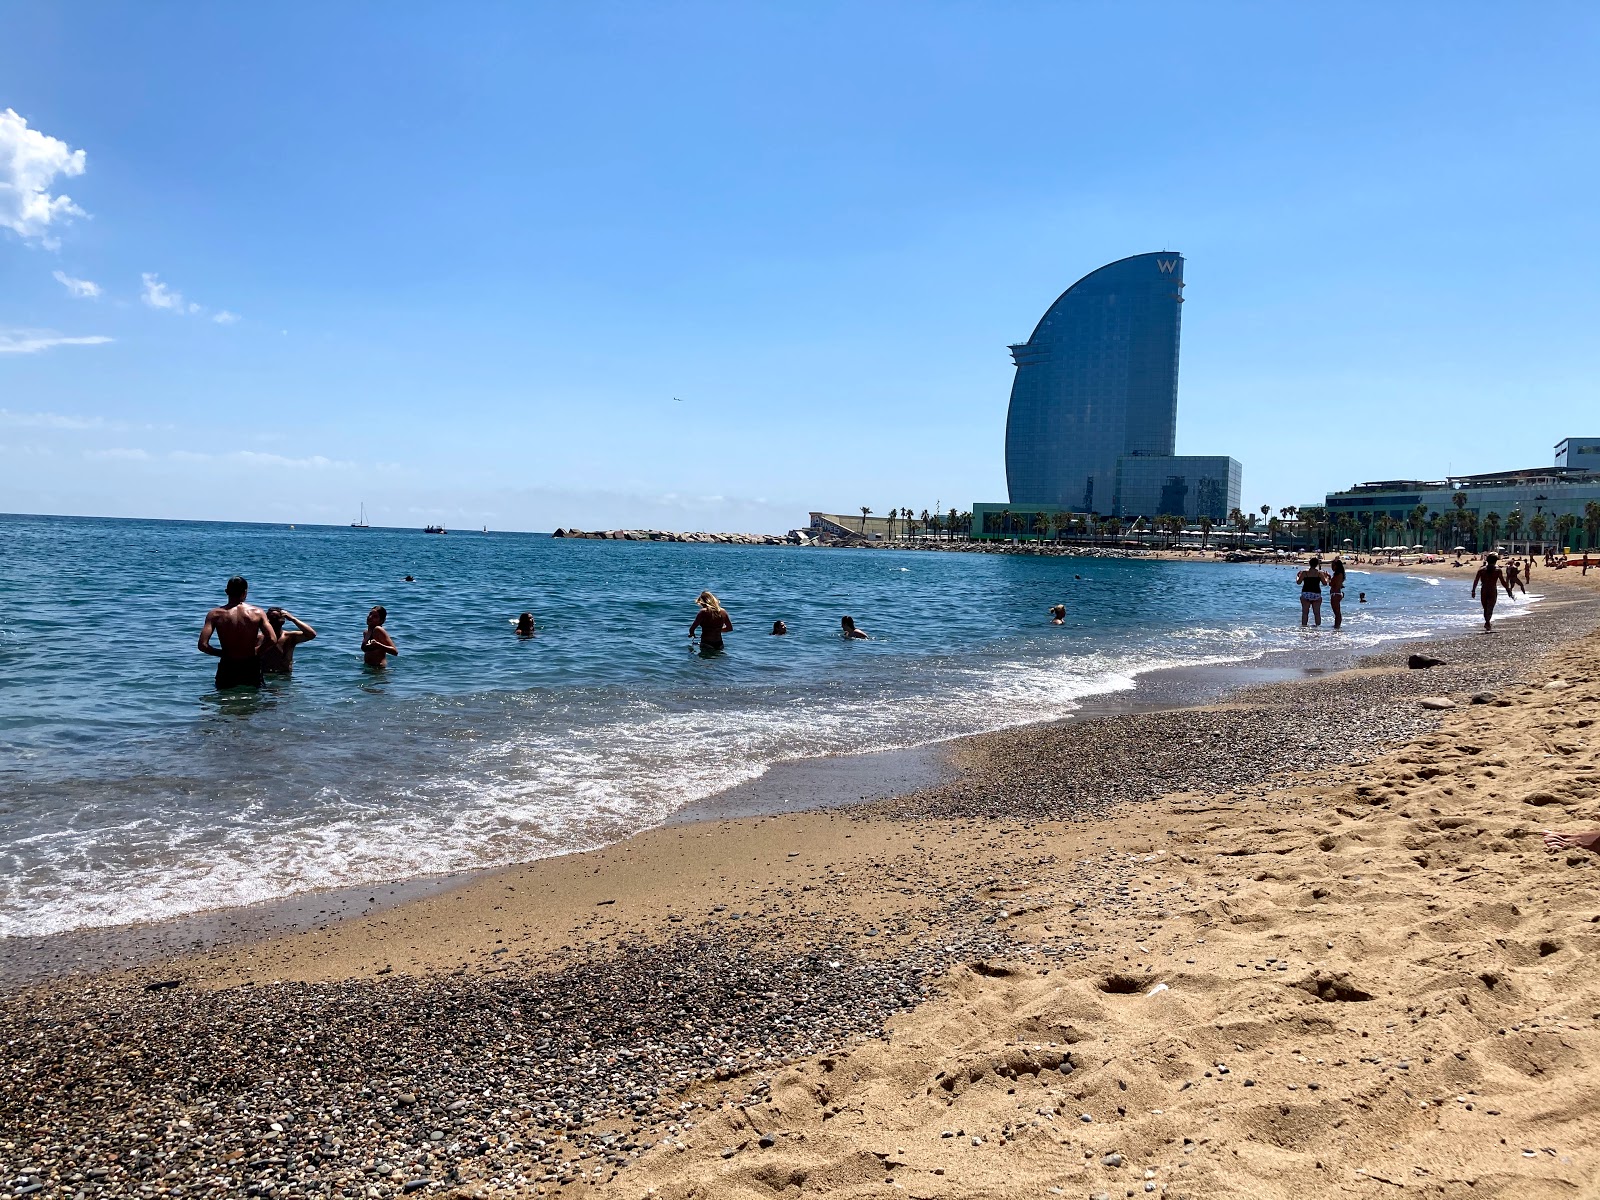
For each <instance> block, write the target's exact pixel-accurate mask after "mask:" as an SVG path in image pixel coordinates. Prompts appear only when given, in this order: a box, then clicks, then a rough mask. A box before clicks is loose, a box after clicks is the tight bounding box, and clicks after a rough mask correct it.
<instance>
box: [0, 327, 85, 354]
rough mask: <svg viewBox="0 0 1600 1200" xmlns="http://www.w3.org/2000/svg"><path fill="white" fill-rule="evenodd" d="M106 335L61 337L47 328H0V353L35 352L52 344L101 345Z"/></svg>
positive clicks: (46, 348)
mask: <svg viewBox="0 0 1600 1200" xmlns="http://www.w3.org/2000/svg"><path fill="white" fill-rule="evenodd" d="M109 341H111V339H110V338H108V337H99V336H95V337H63V336H62V335H61V334H59V333H56V332H54V331H53V330H49V329H0V354H37V353H38V352H39V351H41V350H49V349H51V348H52V347H54V346H103V345H105V344H106V343H107V342H109Z"/></svg>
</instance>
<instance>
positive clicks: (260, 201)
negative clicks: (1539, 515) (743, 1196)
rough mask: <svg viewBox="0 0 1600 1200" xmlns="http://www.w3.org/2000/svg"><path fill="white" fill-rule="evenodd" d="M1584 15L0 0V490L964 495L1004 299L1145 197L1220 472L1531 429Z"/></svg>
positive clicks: (794, 513)
mask: <svg viewBox="0 0 1600 1200" xmlns="http://www.w3.org/2000/svg"><path fill="white" fill-rule="evenodd" d="M1597 43H1600V10H1597V9H1595V8H1594V7H1593V6H1592V5H1588V6H1585V5H1578V4H1572V5H1562V4H1541V5H1529V6H1516V7H1507V6H1504V5H1489V4H1461V3H1452V4H1432V5H1430V4H1422V3H1417V4H1407V5H1360V4H1351V5H1338V6H1310V5H1278V4H1259V5H1254V4H1249V5H1246V4H1239V5H1230V4H1218V5H1195V4H1189V3H1184V4H1172V5H1160V4H1000V3H991V4H973V3H967V4H940V3H915V4H891V3H880V4H871V3H869V4H859V3H857V4H848V5H847V4H838V5H830V4H825V3H807V4H798V3H795V4H766V5H762V4H740V5H714V4H671V3H661V4H655V5H640V4H615V5H613V4H604V3H595V4H586V5H549V6H541V5H534V4H468V5H444V4H423V3H410V4H404V5H388V4H385V5H379V4H358V3H344V4H338V5H312V4H306V3H289V4H284V5H274V6H245V5H203V4H188V5H178V4H169V5H160V6H157V5H141V4H133V3H125V4H103V3H102V4H85V5H74V6H63V5H59V4H53V3H51V4H46V3H29V2H21V3H18V2H13V3H11V4H8V5H7V6H6V8H5V10H4V12H3V13H0V114H3V113H4V112H5V110H7V109H10V110H13V111H14V112H15V114H16V117H15V118H4V119H0V511H13V512H15V511H29V512H40V511H44V512H61V513H90V514H107V515H127V516H162V517H194V518H226V519H248V520H282V521H297V522H313V521H328V522H338V521H346V520H350V519H351V518H353V517H354V515H355V512H356V506H357V505H358V503H360V502H363V501H364V502H365V503H366V505H367V508H368V511H369V515H370V516H371V519H372V520H373V521H374V522H375V523H383V524H399V525H413V524H421V523H423V522H424V521H429V520H435V521H442V522H444V523H446V524H449V525H459V526H477V525H480V524H488V525H490V526H491V527H494V528H501V529H550V528H553V527H554V526H555V525H557V524H576V525H580V526H583V527H597V526H616V525H624V524H627V525H654V526H660V527H667V528H705V529H752V530H774V529H783V528H788V527H789V526H792V525H795V524H799V523H802V522H803V521H804V519H805V512H806V510H807V509H809V508H824V509H833V510H838V509H843V510H851V509H854V508H856V507H858V506H859V505H862V504H867V505H871V506H872V507H873V508H874V509H875V510H878V511H882V510H883V509H885V508H887V507H889V506H890V505H891V504H892V505H896V506H901V505H903V506H909V507H911V508H914V509H921V508H924V507H928V508H931V507H933V505H934V504H935V502H938V503H939V504H941V505H942V506H943V507H944V508H949V507H950V506H952V505H959V506H961V507H963V508H965V507H967V506H969V505H970V504H971V502H972V501H974V500H989V499H1001V500H1003V499H1004V497H1005V478H1004V465H1003V460H1002V449H1003V445H1002V444H1003V435H1004V424H1005V408H1006V401H1007V396H1008V391H1009V388H1010V381H1011V375H1012V368H1011V365H1010V359H1009V357H1008V355H1007V353H1006V350H1005V346H1006V343H1008V342H1011V341H1016V340H1018V339H1020V338H1023V337H1026V335H1027V333H1028V331H1029V330H1030V329H1031V328H1032V327H1033V324H1034V322H1035V321H1036V320H1037V319H1038V317H1039V314H1040V313H1042V312H1043V311H1044V309H1045V308H1046V307H1047V306H1048V305H1049V303H1050V302H1051V301H1052V300H1053V299H1054V298H1055V297H1056V296H1057V295H1058V294H1059V293H1060V292H1061V291H1062V290H1064V289H1065V288H1066V287H1067V286H1068V285H1069V284H1071V283H1072V282H1073V281H1074V280H1075V279H1077V278H1078V277H1079V276H1081V275H1083V274H1085V273H1086V272H1088V271H1090V270H1092V269H1093V268H1094V267H1096V266H1099V265H1100V264H1102V263H1104V262H1107V261H1110V260H1112V259H1116V258H1120V257H1123V256H1125V255H1128V254H1135V253H1141V252H1144V251H1148V250H1156V249H1168V248H1171V249H1177V250H1180V251H1182V252H1183V253H1184V254H1185V255H1186V256H1187V259H1188V264H1187V268H1186V277H1187V280H1188V287H1187V289H1186V293H1185V294H1186V296H1187V299H1188V303H1187V304H1186V305H1185V306H1184V329H1183V364H1182V377H1181V383H1180V392H1179V446H1178V448H1179V451H1180V452H1181V453H1231V454H1233V455H1234V456H1235V457H1236V458H1239V459H1240V460H1241V461H1242V462H1243V463H1244V489H1245V501H1246V503H1247V505H1250V506H1255V505H1259V504H1261V503H1271V504H1273V505H1274V506H1281V505H1286V504H1303V503H1309V502H1313V501H1315V500H1316V499H1318V498H1319V497H1320V495H1321V493H1322V492H1323V491H1324V490H1326V489H1328V488H1330V487H1338V486H1344V485H1346V484H1348V483H1350V482H1352V481H1354V480H1357V479H1366V478H1382V477H1393V476H1407V475H1423V476H1440V475H1443V474H1444V473H1445V472H1446V471H1447V470H1452V469H1453V470H1455V471H1473V470H1490V469H1494V468H1499V467H1506V466H1525V465H1536V464H1541V463H1548V462H1550V461H1551V447H1552V446H1553V444H1554V443H1555V442H1556V441H1557V440H1558V439H1559V438H1561V437H1563V436H1566V435H1569V434H1589V435H1592V434H1596V433H1600V405H1597V403H1596V386H1595V385H1596V370H1595V366H1594V361H1593V360H1594V343H1595V335H1594V330H1595V328H1596V327H1597V324H1600V289H1596V288H1595V286H1594V283H1593V279H1594V274H1595V268H1594V264H1593V262H1592V261H1591V260H1592V258H1593V250H1592V244H1593V230H1594V225H1595V213H1596V211H1597V209H1596V201H1595V196H1596V192H1597V189H1596V182H1597V179H1596V176H1597V174H1600V168H1597V166H1596V156H1595V154H1594V146H1595V141H1594V131H1595V128H1596V118H1597V116H1600V105H1597V98H1600V73H1597V72H1596V71H1595V70H1594V69H1593V64H1594V62H1595V61H1596V51H1597V49H1600V45H1597ZM24 122H25V124H24ZM80 152H81V157H80ZM63 197H67V198H70V199H69V200H66V201H64V200H63ZM86 285H92V288H91V287H90V286H86ZM91 293H92V294H91ZM93 339H109V340H93ZM674 397H681V400H674Z"/></svg>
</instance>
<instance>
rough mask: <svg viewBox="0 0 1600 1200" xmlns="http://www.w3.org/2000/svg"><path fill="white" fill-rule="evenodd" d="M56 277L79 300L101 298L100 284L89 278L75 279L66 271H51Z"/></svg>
mask: <svg viewBox="0 0 1600 1200" xmlns="http://www.w3.org/2000/svg"><path fill="white" fill-rule="evenodd" d="M50 273H51V274H52V275H54V276H55V277H56V282H57V283H59V284H60V285H61V286H62V287H64V288H66V289H67V291H69V292H71V293H72V294H73V295H74V296H76V297H77V298H78V299H79V300H98V299H99V298H100V285H99V284H98V283H94V282H92V281H91V280H88V279H74V278H73V277H72V276H71V275H68V274H67V273H66V272H65V271H52V272H50Z"/></svg>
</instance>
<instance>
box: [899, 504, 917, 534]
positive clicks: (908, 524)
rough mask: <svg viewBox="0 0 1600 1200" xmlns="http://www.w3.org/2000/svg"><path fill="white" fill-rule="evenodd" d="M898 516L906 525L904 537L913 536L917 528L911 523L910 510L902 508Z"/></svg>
mask: <svg viewBox="0 0 1600 1200" xmlns="http://www.w3.org/2000/svg"><path fill="white" fill-rule="evenodd" d="M900 516H901V517H902V518H903V519H904V521H905V523H906V536H907V537H910V536H911V535H913V534H915V533H916V532H917V527H916V526H915V525H913V524H912V523H911V510H910V509H909V508H902V509H901V510H900Z"/></svg>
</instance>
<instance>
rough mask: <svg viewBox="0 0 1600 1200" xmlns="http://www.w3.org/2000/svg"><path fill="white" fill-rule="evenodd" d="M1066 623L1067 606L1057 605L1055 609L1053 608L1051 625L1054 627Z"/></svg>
mask: <svg viewBox="0 0 1600 1200" xmlns="http://www.w3.org/2000/svg"><path fill="white" fill-rule="evenodd" d="M1066 622H1067V606H1066V605H1065V604H1057V605H1056V606H1055V607H1054V608H1052V609H1051V610H1050V624H1052V625H1065V624H1066Z"/></svg>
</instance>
